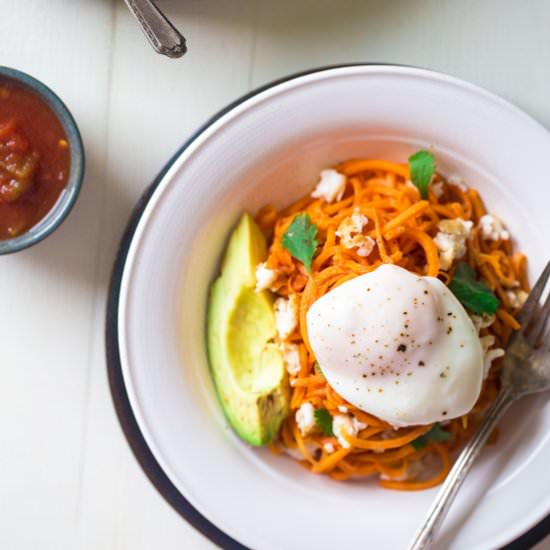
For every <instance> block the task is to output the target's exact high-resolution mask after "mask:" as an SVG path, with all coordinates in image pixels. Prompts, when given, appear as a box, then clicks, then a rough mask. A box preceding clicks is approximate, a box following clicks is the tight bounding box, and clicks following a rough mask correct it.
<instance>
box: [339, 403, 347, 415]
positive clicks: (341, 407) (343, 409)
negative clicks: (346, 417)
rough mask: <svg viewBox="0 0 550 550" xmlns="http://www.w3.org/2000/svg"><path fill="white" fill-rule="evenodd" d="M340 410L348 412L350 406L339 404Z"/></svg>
mask: <svg viewBox="0 0 550 550" xmlns="http://www.w3.org/2000/svg"><path fill="white" fill-rule="evenodd" d="M338 410H339V411H340V412H341V413H344V414H346V413H347V412H348V408H347V407H346V406H345V405H338Z"/></svg>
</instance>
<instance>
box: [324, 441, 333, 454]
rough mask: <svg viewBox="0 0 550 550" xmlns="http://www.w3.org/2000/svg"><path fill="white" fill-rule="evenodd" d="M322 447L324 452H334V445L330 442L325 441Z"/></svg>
mask: <svg viewBox="0 0 550 550" xmlns="http://www.w3.org/2000/svg"><path fill="white" fill-rule="evenodd" d="M323 449H324V450H325V453H328V454H331V453H333V452H334V445H333V444H332V443H325V444H324V445H323Z"/></svg>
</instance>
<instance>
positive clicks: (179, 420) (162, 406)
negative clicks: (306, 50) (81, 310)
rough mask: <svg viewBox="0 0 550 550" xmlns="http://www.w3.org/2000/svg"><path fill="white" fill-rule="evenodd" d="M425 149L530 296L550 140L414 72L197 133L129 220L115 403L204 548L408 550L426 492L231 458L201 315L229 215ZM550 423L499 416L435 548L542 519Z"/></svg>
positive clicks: (547, 417)
mask: <svg viewBox="0 0 550 550" xmlns="http://www.w3.org/2000/svg"><path fill="white" fill-rule="evenodd" d="M429 145H434V146H435V148H436V151H437V158H438V162H439V168H440V170H441V171H443V172H444V173H448V174H450V173H457V174H460V175H462V176H463V177H464V179H465V181H466V182H467V183H469V184H471V185H473V186H475V187H476V188H478V189H479V190H480V191H481V193H482V196H483V197H484V198H485V200H486V202H487V205H488V206H489V209H490V210H491V211H492V212H494V213H496V214H498V215H499V216H500V217H502V218H503V219H504V220H505V221H506V223H507V224H508V226H509V228H510V230H511V232H512V234H513V235H514V236H515V238H516V239H517V244H518V246H519V249H521V250H523V251H525V252H526V253H527V254H528V256H529V258H530V275H531V278H532V280H533V279H534V278H535V277H536V274H537V273H538V272H539V271H540V269H541V267H542V265H543V263H544V262H545V261H546V260H547V259H548V255H549V254H548V250H549V249H548V244H547V241H545V240H544V236H545V235H548V234H550V217H549V216H548V215H547V204H548V199H550V193H549V191H548V189H549V187H548V185H549V180H548V174H549V173H550V137H549V135H548V133H547V132H546V131H545V130H544V129H543V128H542V127H541V126H539V125H538V124H537V123H536V122H534V121H533V120H532V119H530V118H529V117H528V116H527V115H525V114H524V113H522V112H521V111H519V110H518V109H516V108H515V107H513V106H512V105H510V104H509V103H507V102H505V101H503V100H501V99H499V98H498V97H496V96H494V95H492V94H490V93H488V92H485V91H483V90H481V89H479V88H476V87H474V86H471V85H469V84H466V83H464V82H462V81H459V80H457V79H455V78H451V77H448V76H444V75H441V74H437V73H433V72H429V71H425V70H420V69H414V68H407V67H394V66H347V67H340V68H330V69H326V70H321V71H317V72H313V73H310V74H305V75H302V76H299V77H296V78H292V79H290V80H287V81H283V82H281V83H278V84H275V85H272V86H270V87H267V88H265V89H263V90H262V91H260V92H259V93H256V94H253V95H251V96H249V97H248V98H247V99H245V100H243V101H242V102H240V103H237V104H235V105H233V106H232V107H231V108H229V109H228V110H226V111H225V112H224V113H222V114H220V115H219V116H218V117H217V118H216V119H214V120H213V121H212V122H210V123H209V124H208V125H207V126H206V127H205V128H203V129H202V130H201V131H200V132H199V133H198V134H197V135H196V136H195V137H194V138H193V139H192V140H190V142H188V143H187V144H186V145H185V146H184V147H183V148H182V150H181V151H180V152H179V154H178V155H177V156H176V157H175V158H174V159H173V160H172V161H171V162H170V163H169V165H168V167H167V170H166V171H165V172H164V173H163V174H162V175H161V176H160V177H159V180H157V182H155V184H154V185H153V188H152V189H151V191H150V193H149V194H148V195H147V196H146V197H145V199H144V200H143V201H142V203H141V204H140V205H139V206H138V209H137V213H136V215H135V216H134V219H133V221H132V223H131V224H130V227H129V229H128V233H127V235H126V237H125V241H124V243H123V247H122V250H121V253H120V257H119V260H118V266H117V268H116V269H115V273H114V277H113V286H112V289H111V301H110V312H111V317H110V324H109V331H108V336H109V338H108V345H109V353H110V360H109V367H110V372H111V380H112V382H113V390H114V397H115V403H116V404H117V408H118V411H119V415H120V416H121V419H122V421H123V426H124V427H125V429H126V432H127V434H128V436H129V440H130V443H131V444H132V446H133V448H134V450H136V453H137V455H138V458H139V459H140V461H141V462H142V465H144V468H145V470H146V471H147V472H148V474H149V476H150V477H151V478H152V479H153V481H154V482H155V483H156V484H157V486H158V487H159V488H160V490H161V492H163V494H164V495H165V496H166V498H167V499H168V500H170V501H171V502H172V504H174V505H175V506H176V507H177V508H178V509H179V510H180V512H182V514H183V515H185V516H187V517H188V519H190V521H191V522H192V523H194V524H195V525H197V526H198V527H199V528H200V529H201V530H203V532H205V533H206V534H207V535H209V536H211V537H212V538H213V539H214V540H215V541H217V542H218V544H220V545H222V546H231V545H232V544H235V542H234V541H235V540H236V541H238V542H239V543H241V544H243V545H246V546H249V547H252V548H254V549H257V550H261V549H266V550H267V549H270V550H271V549H273V550H280V549H304V548H315V549H316V550H323V549H331V550H333V549H334V548H336V547H339V546H345V547H346V548H348V549H355V548H367V547H368V548H376V549H378V548H391V549H393V548H404V547H405V546H406V543H407V541H408V540H409V539H410V537H411V536H412V534H413V532H414V531H415V529H416V527H417V526H418V524H419V523H420V521H421V520H422V518H423V516H424V514H425V512H426V510H427V508H428V506H429V504H430V501H431V500H432V498H433V497H434V494H435V490H429V491H424V492H418V493H402V492H392V491H387V490H383V489H380V488H378V487H377V486H376V484H375V483H372V482H355V483H354V482H344V483H342V482H335V481H332V480H330V479H326V478H324V477H319V476H315V475H312V474H308V473H307V472H306V471H305V470H303V469H302V468H301V467H300V466H298V465H296V464H295V463H293V462H292V461H291V460H289V459H286V458H284V457H276V456H273V455H272V454H271V453H270V452H269V451H267V450H257V449H252V448H250V447H248V446H246V445H245V444H244V443H242V442H241V441H240V440H239V439H238V438H237V437H236V436H235V435H234V433H233V432H232V430H231V429H230V427H229V426H228V425H227V422H226V421H225V419H224V416H223V414H222V411H221V409H220V407H219V405H218V402H217V400H216V396H215V393H214V389H213V386H212V381H211V378H210V373H209V368H208V363H207V356H206V350H205V308H206V300H207V292H208V286H209V284H210V282H211V281H212V279H213V277H215V276H216V271H217V267H218V262H219V260H220V255H221V254H222V251H223V249H224V243H225V241H226V238H227V236H228V233H229V231H230V230H231V227H232V226H233V224H234V223H235V221H236V220H237V218H238V216H239V215H240V214H241V212H242V211H243V210H249V211H251V212H254V211H256V210H257V209H258V208H259V207H260V206H262V205H264V204H265V203H273V204H275V205H276V206H282V205H286V204H288V203H289V202H291V201H292V200H294V199H296V198H297V197H299V196H301V195H303V194H304V193H307V192H308V191H309V190H311V189H312V186H313V185H314V183H315V181H316V178H317V176H318V174H319V171H320V170H321V169H323V168H325V167H328V166H331V165H333V164H334V163H336V162H338V161H340V160H343V159H346V158H349V157H357V156H367V157H383V158H390V159H395V160H401V161H403V160H404V159H406V158H407V156H408V155H409V154H410V152H411V151H413V150H415V149H418V148H419V147H426V146H429ZM130 424H131V426H130ZM549 425H550V409H549V407H548V403H547V400H546V396H544V395H543V396H539V397H536V398H530V399H526V400H525V401H523V402H521V403H518V404H517V405H516V406H514V407H513V409H512V411H511V412H510V414H508V415H507V416H506V418H505V419H504V421H503V422H502V425H501V431H500V438H499V443H498V445H496V446H493V447H491V448H488V449H487V450H486V452H485V453H484V455H483V456H482V457H481V459H480V460H479V461H478V463H477V464H476V466H475V468H474V471H473V472H472V473H471V474H470V476H469V479H468V480H467V481H466V484H465V486H464V488H463V489H462V491H461V494H460V495H459V498H458V499H457V502H456V503H455V505H454V506H453V509H452V511H451V513H450V515H449V517H448V520H447V521H446V523H445V526H444V530H443V532H442V534H441V536H440V541H441V542H440V544H441V547H442V548H468V549H470V550H474V549H482V548H483V549H488V548H495V547H498V546H501V545H503V544H505V543H507V542H509V541H510V540H513V539H514V538H516V537H517V536H519V535H520V534H521V533H522V532H524V531H526V530H527V529H529V528H530V527H531V526H533V525H534V524H535V523H536V522H538V521H540V520H541V519H542V518H543V517H544V516H546V515H547V514H548V512H549V511H550V476H548V473H547V472H548V470H547V468H548V464H549V463H550V443H549V441H548V439H549V430H548V427H549ZM159 480H161V481H159ZM201 515H202V516H204V518H207V520H208V521H209V522H210V523H208V522H206V521H205V520H204V519H203V518H202V517H201ZM213 525H215V526H216V527H217V529H218V531H216V529H215V528H213ZM227 537H231V538H232V539H234V541H231V540H230V539H229V538H227Z"/></svg>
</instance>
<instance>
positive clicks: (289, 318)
mask: <svg viewBox="0 0 550 550" xmlns="http://www.w3.org/2000/svg"><path fill="white" fill-rule="evenodd" d="M273 308H274V310H275V326H276V327H277V332H278V334H279V338H280V339H281V340H285V339H286V338H288V337H289V336H290V335H291V334H292V332H294V329H295V328H296V327H297V326H298V300H297V298H296V295H295V294H292V295H291V296H290V297H289V298H288V299H286V298H277V299H276V300H275V302H274V304H273Z"/></svg>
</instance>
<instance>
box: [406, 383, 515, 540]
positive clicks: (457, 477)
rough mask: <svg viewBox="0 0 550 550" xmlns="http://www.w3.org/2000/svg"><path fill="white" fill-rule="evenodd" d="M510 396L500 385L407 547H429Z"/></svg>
mask: <svg viewBox="0 0 550 550" xmlns="http://www.w3.org/2000/svg"><path fill="white" fill-rule="evenodd" d="M513 400H514V399H513V397H512V395H511V393H510V391H508V390H507V389H502V390H501V391H500V393H499V395H498V397H497V398H496V400H495V401H494V402H493V403H492V404H491V406H490V407H489V408H488V409H487V412H486V413H485V416H484V418H483V421H482V422H481V424H480V426H479V427H478V429H477V431H476V433H475V435H474V436H473V437H472V439H471V440H470V441H469V442H468V443H467V444H466V446H465V447H464V449H463V450H462V452H461V453H460V455H459V456H458V458H457V460H456V462H455V464H454V466H453V467H452V468H451V471H450V472H449V474H448V475H447V478H446V479H445V482H444V483H443V485H442V486H441V489H440V490H439V493H438V494H437V497H436V498H435V501H434V502H433V504H432V506H431V508H430V510H429V512H428V515H427V517H426V520H425V522H424V523H423V525H422V526H421V527H420V529H419V530H418V531H417V533H416V535H415V537H414V540H413V542H412V543H411V545H410V546H409V550H428V549H429V548H431V547H432V545H433V542H434V538H435V536H436V534H437V533H438V531H439V528H440V527H441V524H442V523H443V520H444V519H445V516H446V515H447V512H448V511H449V508H450V507H451V504H452V503H453V501H454V499H455V497H456V495H457V493H458V490H459V489H460V487H461V486H462V483H463V482H464V479H465V478H466V475H467V474H468V472H469V471H470V469H471V467H472V464H473V463H474V460H475V459H476V457H477V455H478V454H479V452H480V451H481V449H482V448H483V444H484V443H485V442H486V441H487V438H488V437H489V435H490V434H491V432H492V431H493V428H494V427H495V426H496V424H497V423H498V421H499V420H500V418H501V416H502V415H503V413H504V412H505V411H506V409H507V408H508V407H509V406H510V404H511V403H512V401H513Z"/></svg>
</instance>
